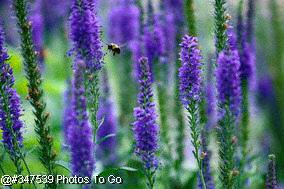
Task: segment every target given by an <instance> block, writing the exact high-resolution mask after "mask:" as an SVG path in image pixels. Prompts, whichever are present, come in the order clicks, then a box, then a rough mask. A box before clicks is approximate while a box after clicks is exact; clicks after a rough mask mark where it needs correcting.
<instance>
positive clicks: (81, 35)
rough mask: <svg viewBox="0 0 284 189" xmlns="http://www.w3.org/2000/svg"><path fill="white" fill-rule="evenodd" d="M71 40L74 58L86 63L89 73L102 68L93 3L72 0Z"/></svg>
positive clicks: (86, 0) (98, 31) (85, 0)
mask: <svg viewBox="0 0 284 189" xmlns="http://www.w3.org/2000/svg"><path fill="white" fill-rule="evenodd" d="M70 22H71V23H70V25H71V39H72V41H73V49H72V51H73V52H75V54H76V57H79V58H81V59H83V60H84V61H85V62H86V69H87V70H89V71H90V72H93V71H97V70H100V69H101V68H102V58H103V52H102V51H101V47H102V45H101V41H100V29H99V25H98V20H97V17H96V14H95V10H94V4H93V2H91V1H89V0H81V1H77V0H74V1H73V4H72V7H71V17H70Z"/></svg>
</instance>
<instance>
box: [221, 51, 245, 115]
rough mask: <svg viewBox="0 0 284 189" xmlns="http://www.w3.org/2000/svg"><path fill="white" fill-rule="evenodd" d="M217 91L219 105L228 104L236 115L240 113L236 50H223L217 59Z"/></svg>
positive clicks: (238, 63)
mask: <svg viewBox="0 0 284 189" xmlns="http://www.w3.org/2000/svg"><path fill="white" fill-rule="evenodd" d="M217 63H218V66H217V71H216V72H217V73H216V74H217V75H216V78H217V91H218V95H217V96H218V101H219V104H220V106H221V107H223V108H224V107H225V105H228V106H229V107H230V109H231V111H232V113H233V114H234V115H235V116H236V117H237V116H238V115H239V113H240V103H241V87H240V73H239V68H240V59H239V55H238V52H237V51H236V50H233V51H229V50H227V51H223V52H221V53H220V54H219V56H218V60H217Z"/></svg>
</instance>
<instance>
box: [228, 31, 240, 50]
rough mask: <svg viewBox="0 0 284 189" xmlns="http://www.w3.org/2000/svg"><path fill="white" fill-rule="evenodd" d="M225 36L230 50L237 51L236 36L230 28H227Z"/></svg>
mask: <svg viewBox="0 0 284 189" xmlns="http://www.w3.org/2000/svg"><path fill="white" fill-rule="evenodd" d="M227 36H228V44H229V47H230V49H231V50H237V49H238V43H237V36H236V33H235V31H234V28H233V27H232V26H229V28H228V30H227Z"/></svg>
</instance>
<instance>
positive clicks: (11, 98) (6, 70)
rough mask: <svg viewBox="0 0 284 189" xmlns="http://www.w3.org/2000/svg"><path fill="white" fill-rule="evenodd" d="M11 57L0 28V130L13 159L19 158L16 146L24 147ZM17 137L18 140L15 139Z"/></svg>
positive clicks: (18, 99) (18, 98)
mask: <svg viewBox="0 0 284 189" xmlns="http://www.w3.org/2000/svg"><path fill="white" fill-rule="evenodd" d="M8 58H9V56H8V54H7V51H6V48H5V47H4V32H3V30H2V28H1V26H0V86H1V88H0V129H1V130H2V131H3V134H2V137H3V141H2V142H3V143H4V145H5V148H6V149H7V150H8V152H9V154H10V155H11V157H12V158H14V157H16V155H17V156H18V154H16V153H17V152H18V149H17V147H16V146H15V145H16V142H17V145H18V147H22V145H23V137H22V128H23V123H22V121H21V120H20V117H21V107H20V97H19V95H18V94H17V92H16V90H14V89H13V88H12V87H13V85H14V76H13V71H12V69H11V67H10V66H9V65H8V64H6V61H7V60H8ZM15 137H16V138H15Z"/></svg>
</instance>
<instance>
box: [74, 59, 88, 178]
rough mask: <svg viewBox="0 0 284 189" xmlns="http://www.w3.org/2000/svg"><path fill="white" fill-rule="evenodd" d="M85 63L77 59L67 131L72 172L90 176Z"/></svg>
mask: <svg viewBox="0 0 284 189" xmlns="http://www.w3.org/2000/svg"><path fill="white" fill-rule="evenodd" d="M84 73H85V64H84V62H83V61H82V60H77V62H76V64H75V71H74V81H73V86H72V87H73V98H72V110H73V122H72V125H71V127H70V132H69V142H70V151H71V164H72V174H73V175H77V176H88V177H91V176H92V172H93V169H94V157H93V154H94V151H93V149H94V143H93V133H92V128H91V125H90V124H89V121H88V119H89V118H88V114H87V104H86V98H85V89H84Z"/></svg>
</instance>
